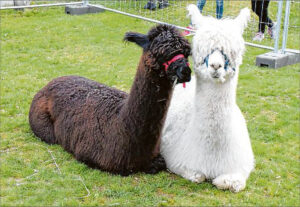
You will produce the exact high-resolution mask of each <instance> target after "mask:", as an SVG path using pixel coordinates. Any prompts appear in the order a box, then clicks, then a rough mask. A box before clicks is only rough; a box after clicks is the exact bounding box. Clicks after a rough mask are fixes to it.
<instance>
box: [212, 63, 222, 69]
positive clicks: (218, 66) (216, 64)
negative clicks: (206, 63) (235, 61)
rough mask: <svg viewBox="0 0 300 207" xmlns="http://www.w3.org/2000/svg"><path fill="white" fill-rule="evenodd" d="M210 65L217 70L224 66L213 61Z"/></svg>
mask: <svg viewBox="0 0 300 207" xmlns="http://www.w3.org/2000/svg"><path fill="white" fill-rule="evenodd" d="M210 67H212V68H213V69H215V70H218V69H219V68H220V67H222V65H221V64H219V63H212V64H210Z"/></svg>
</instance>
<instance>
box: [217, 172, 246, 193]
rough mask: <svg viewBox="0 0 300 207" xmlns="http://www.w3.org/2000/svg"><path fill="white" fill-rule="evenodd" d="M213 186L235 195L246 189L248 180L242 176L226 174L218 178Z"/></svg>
mask: <svg viewBox="0 0 300 207" xmlns="http://www.w3.org/2000/svg"><path fill="white" fill-rule="evenodd" d="M213 184H214V185H215V186H217V188H218V189H222V190H226V189H229V190H230V191H231V192H233V193H237V192H239V191H241V190H243V189H244V188H245V187H246V179H245V178H244V177H243V176H242V175H241V174H225V175H220V176H218V177H216V178H215V179H214V180H213Z"/></svg>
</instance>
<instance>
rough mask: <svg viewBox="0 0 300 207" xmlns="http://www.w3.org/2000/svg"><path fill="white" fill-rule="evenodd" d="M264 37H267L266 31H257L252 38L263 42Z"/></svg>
mask: <svg viewBox="0 0 300 207" xmlns="http://www.w3.org/2000/svg"><path fill="white" fill-rule="evenodd" d="M264 38H265V35H264V33H262V32H258V33H256V35H255V36H254V37H253V39H252V40H253V41H258V42H261V41H262V40H263V39H264Z"/></svg>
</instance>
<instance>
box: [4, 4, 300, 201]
mask: <svg viewBox="0 0 300 207" xmlns="http://www.w3.org/2000/svg"><path fill="white" fill-rule="evenodd" d="M151 25H152V24H149V23H146V22H143V21H140V20H136V19H133V18H128V17H124V16H121V15H116V14H113V13H109V12H105V13H102V14H93V15H83V16H68V15H65V14H64V13H63V8H55V9H34V10H29V11H26V12H25V13H18V12H15V11H6V12H2V13H1V40H2V45H1V100H0V101H1V102H0V103H1V110H0V115H1V126H0V133H1V143H0V150H1V151H0V152H1V157H0V163H1V168H0V170H1V171H0V174H1V176H0V185H1V191H0V205H1V206H62V205H68V206H75V205H76V206H77V205H81V206H91V205H94V206H95V205H106V206H115V205H116V206H119V205H122V206H123V205H126V206H127V205H130V206H136V205H142V206H150V205H151V206H153V205H155V206H166V205H167V206H169V205H175V206H179V205H183V206H209V205H226V206H228V205H238V206H258V205H259V206H299V205H300V200H299V187H300V181H299V175H300V169H299V64H297V65H292V66H287V67H284V68H281V69H279V70H270V69H266V68H258V67H256V66H254V65H255V57H256V55H258V54H261V53H264V52H266V51H264V50H260V49H255V48H251V47H247V52H246V54H245V56H244V63H243V65H242V67H241V69H240V78H239V86H238V104H239V106H240V108H241V110H242V111H243V113H244V115H245V118H246V120H247V123H248V128H249V133H250V136H251V141H252V146H253V150H254V154H255V158H256V169H255V171H254V172H253V173H252V174H251V176H250V178H249V180H248V182H247V187H246V189H245V190H244V191H243V192H241V193H238V194H233V193H231V192H229V191H222V190H218V189H216V188H215V187H214V186H213V185H212V184H211V183H208V182H205V183H203V184H194V183H191V182H189V181H187V180H185V179H183V178H181V177H178V176H176V175H173V174H170V173H168V172H161V173H159V174H157V175H154V176H151V175H145V174H135V175H131V176H129V177H120V176H114V175H110V174H109V173H105V172H101V171H99V170H94V169H90V168H88V167H87V166H85V165H84V164H81V163H79V162H77V161H76V160H75V159H74V158H73V157H72V156H71V155H70V154H68V153H67V152H65V151H64V150H63V149H62V148H61V147H60V146H57V145H54V146H50V145H47V144H45V143H43V142H41V141H39V140H38V139H37V138H36V137H35V136H34V135H33V133H32V132H31V130H30V128H29V124H28V110H29V106H30V103H31V100H32V97H33V96H34V94H35V93H36V92H37V91H38V90H40V89H41V88H42V87H43V86H44V85H45V84H47V83H48V81H50V80H51V79H53V78H55V77H58V76H62V75H71V74H73V75H80V76H85V77H87V78H90V79H93V80H96V81H99V82H102V83H105V84H107V85H109V86H114V87H117V88H119V89H123V90H126V91H128V90H129V88H130V85H131V83H132V81H133V77H134V74H135V70H136V66H137V63H138V61H139V56H140V54H141V50H140V49H139V48H138V47H137V46H135V45H133V44H124V43H123V42H122V37H123V35H124V33H125V32H126V31H129V30H131V31H138V32H146V31H147V30H148V29H149V27H150V26H151ZM294 35H299V34H294ZM52 156H53V158H54V159H55V162H56V163H57V165H58V167H57V166H56V165H55V162H54V160H53V158H52ZM80 179H82V180H83V182H81V180H80ZM85 186H86V188H87V189H88V190H87V189H86V188H85ZM89 192H90V193H89Z"/></svg>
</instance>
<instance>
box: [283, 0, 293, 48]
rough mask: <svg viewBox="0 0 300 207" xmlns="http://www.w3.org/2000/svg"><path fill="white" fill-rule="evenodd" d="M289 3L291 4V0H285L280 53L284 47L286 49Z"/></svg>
mask: <svg viewBox="0 0 300 207" xmlns="http://www.w3.org/2000/svg"><path fill="white" fill-rule="evenodd" d="M290 5H291V1H290V0H286V6H285V17H284V27H283V35H282V48H281V53H285V49H286V42H287V36H288V27H289V18H290Z"/></svg>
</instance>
